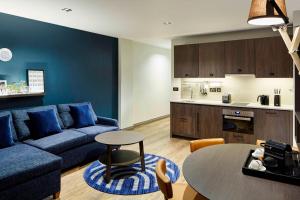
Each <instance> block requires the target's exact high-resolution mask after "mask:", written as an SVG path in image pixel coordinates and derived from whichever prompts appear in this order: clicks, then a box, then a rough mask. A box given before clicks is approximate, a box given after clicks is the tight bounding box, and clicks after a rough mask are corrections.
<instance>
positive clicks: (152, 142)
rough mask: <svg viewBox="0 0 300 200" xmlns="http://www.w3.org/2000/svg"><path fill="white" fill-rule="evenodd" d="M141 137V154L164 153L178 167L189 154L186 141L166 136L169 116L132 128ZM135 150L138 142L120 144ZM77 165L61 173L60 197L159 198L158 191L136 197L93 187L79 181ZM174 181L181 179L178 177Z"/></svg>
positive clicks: (70, 199)
mask: <svg viewBox="0 0 300 200" xmlns="http://www.w3.org/2000/svg"><path fill="white" fill-rule="evenodd" d="M134 130H135V131H138V132H140V133H141V134H143V135H144V136H145V141H144V147H145V153H151V154H156V155H160V156H164V157H166V158H168V159H170V160H172V161H173V162H175V163H176V164H177V165H178V166H179V167H180V170H181V166H182V164H183V161H184V159H185V158H186V157H187V156H188V155H189V143H188V141H187V140H183V139H177V138H170V119H169V118H165V119H162V120H159V121H155V122H152V123H149V124H146V125H141V126H139V127H137V128H135V129H134ZM122 148H123V149H132V150H136V151H138V150H139V149H138V145H131V146H125V147H122ZM87 166H88V165H86V166H84V167H78V168H75V169H72V170H71V171H68V172H66V173H64V174H63V175H62V188H61V196H60V199H61V200H96V199H97V200H99V199H101V200H139V199H141V200H163V199H164V198H163V196H162V194H161V193H160V192H155V193H150V194H146V195H136V196H120V195H110V194H105V193H102V192H99V191H97V190H94V189H93V188H91V187H89V186H88V185H87V184H86V183H85V181H84V180H83V172H84V170H85V168H86V167H87ZM178 182H184V178H183V175H182V171H181V176H180V178H179V180H178Z"/></svg>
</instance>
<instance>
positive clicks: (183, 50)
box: [174, 44, 199, 78]
mask: <svg viewBox="0 0 300 200" xmlns="http://www.w3.org/2000/svg"><path fill="white" fill-rule="evenodd" d="M198 52H199V48H198V44H189V45H179V46H174V77H175V78H193V77H199V53H198Z"/></svg>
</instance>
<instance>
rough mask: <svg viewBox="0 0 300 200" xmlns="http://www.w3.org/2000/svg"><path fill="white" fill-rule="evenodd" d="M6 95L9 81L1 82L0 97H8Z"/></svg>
mask: <svg viewBox="0 0 300 200" xmlns="http://www.w3.org/2000/svg"><path fill="white" fill-rule="evenodd" d="M6 94H7V81H6V80H0V95H6Z"/></svg>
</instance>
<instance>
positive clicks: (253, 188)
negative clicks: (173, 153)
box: [183, 144, 300, 200]
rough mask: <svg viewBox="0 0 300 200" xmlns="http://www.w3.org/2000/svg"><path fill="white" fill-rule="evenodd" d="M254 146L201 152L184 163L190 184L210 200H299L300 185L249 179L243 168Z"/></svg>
mask: <svg viewBox="0 0 300 200" xmlns="http://www.w3.org/2000/svg"><path fill="white" fill-rule="evenodd" d="M255 148H256V146H254V145H247V144H224V145H214V146H210V147H206V148H203V149H199V150H198V151H195V152H194V153H192V154H191V155H190V156H188V157H187V158H186V159H185V161H184V163H183V175H184V177H185V179H186V181H187V182H188V184H189V185H190V186H191V187H193V188H194V189H195V190H196V191H197V192H199V193H201V194H202V195H204V196H205V197H207V198H208V199H215V200H218V199H222V200H223V199H243V200H245V199H272V200H277V199H278V200H279V199H280V200H282V199H299V198H300V186H296V185H291V184H286V183H281V182H276V181H271V180H267V179H263V178H257V177H253V176H247V175H244V174H243V173H242V166H243V164H244V162H245V160H246V158H247V155H248V153H249V150H250V149H255Z"/></svg>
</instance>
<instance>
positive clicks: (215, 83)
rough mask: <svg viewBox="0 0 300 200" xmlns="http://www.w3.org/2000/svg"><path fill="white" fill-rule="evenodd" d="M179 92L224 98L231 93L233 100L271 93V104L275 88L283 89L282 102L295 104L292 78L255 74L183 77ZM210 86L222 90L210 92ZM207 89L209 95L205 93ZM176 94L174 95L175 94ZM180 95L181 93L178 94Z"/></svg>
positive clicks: (184, 96) (251, 100) (200, 97)
mask: <svg viewBox="0 0 300 200" xmlns="http://www.w3.org/2000/svg"><path fill="white" fill-rule="evenodd" d="M180 82H181V85H177V86H179V87H181V89H180V90H179V92H180V93H181V94H180V96H181V98H182V99H190V98H191V94H192V98H193V99H194V100H213V101H220V100H222V95H223V94H227V93H228V94H231V98H232V101H233V102H249V103H255V102H257V101H256V100H257V96H258V95H262V94H264V95H269V96H270V105H272V104H273V102H274V100H273V96H274V89H281V103H282V104H285V105H293V99H294V98H293V88H294V87H293V85H294V82H293V79H292V78H255V77H254V76H251V75H247V76H241V75H239V76H234V75H231V76H230V75H229V76H226V77H225V78H215V79H211V78H207V79H205V78H188V79H181V81H180ZM210 88H221V92H210ZM205 91H207V95H204V94H205ZM173 96H174V95H173ZM177 96H179V95H177Z"/></svg>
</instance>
